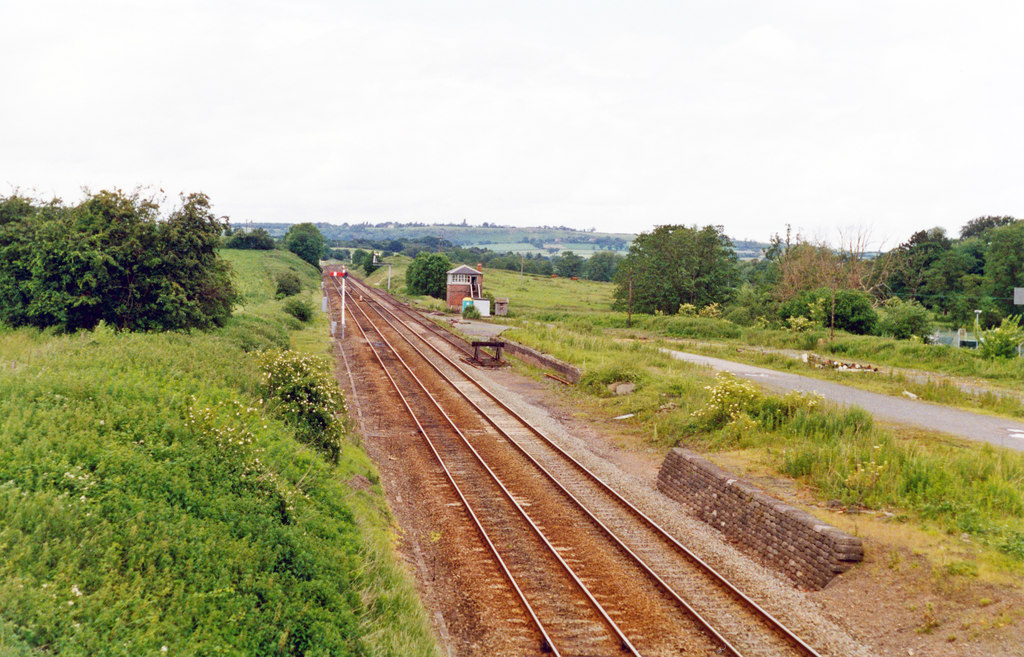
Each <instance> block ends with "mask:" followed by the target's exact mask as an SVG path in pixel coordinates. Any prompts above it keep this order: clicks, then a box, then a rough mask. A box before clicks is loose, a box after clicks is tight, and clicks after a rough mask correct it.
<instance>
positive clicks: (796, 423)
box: [484, 270, 1024, 575]
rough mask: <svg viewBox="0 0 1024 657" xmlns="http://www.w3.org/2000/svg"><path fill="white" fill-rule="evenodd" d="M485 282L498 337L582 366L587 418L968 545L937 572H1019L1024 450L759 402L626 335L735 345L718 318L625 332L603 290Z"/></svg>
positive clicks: (539, 281)
mask: <svg viewBox="0 0 1024 657" xmlns="http://www.w3.org/2000/svg"><path fill="white" fill-rule="evenodd" d="M484 280H485V286H486V287H487V289H488V290H489V291H490V292H492V293H493V294H495V295H496V296H508V297H509V298H510V300H511V301H510V309H511V310H512V311H513V312H514V317H512V318H510V319H509V320H508V322H509V323H514V324H515V325H516V328H515V329H514V330H513V331H511V332H509V333H506V335H507V336H508V337H510V338H511V339H515V340H518V341H521V342H524V343H527V344H530V345H532V346H535V347H537V348H540V349H542V350H544V351H546V352H548V353H551V354H553V355H555V356H556V357H559V358H562V359H564V360H566V361H569V362H572V363H574V364H576V365H579V366H580V367H581V368H582V369H583V370H584V373H585V374H584V377H583V380H582V381H581V384H580V385H579V386H578V387H577V388H575V389H573V390H571V391H568V392H567V393H566V394H568V395H570V396H571V397H572V398H573V400H574V402H575V403H576V404H577V405H578V406H579V407H580V408H582V409H583V410H584V411H585V412H586V413H587V414H591V415H594V416H596V417H614V416H618V415H624V414H628V413H633V414H634V416H633V417H632V418H631V419H629V420H628V421H627V422H628V430H629V431H632V432H635V433H636V434H639V435H640V436H642V437H643V439H644V441H645V442H646V443H647V444H650V445H658V446H662V447H668V446H672V445H684V446H689V447H693V448H697V449H699V450H701V451H705V452H713V453H715V454H717V455H718V456H721V457H725V458H727V459H728V460H730V461H734V460H735V459H739V460H740V461H742V462H743V463H745V464H747V465H748V466H750V467H751V468H753V469H765V470H767V471H770V472H773V473H775V474H776V475H782V476H784V477H791V478H793V479H795V480H797V481H800V482H803V483H804V484H806V485H807V486H808V487H809V488H810V489H811V490H812V491H813V492H814V493H815V495H816V496H817V497H818V499H819V500H821V501H827V500H831V499H837V500H840V501H841V502H842V503H843V504H845V505H849V506H851V507H859V508H864V509H875V510H885V511H887V512H889V513H891V514H892V516H891V517H890V522H896V523H899V524H906V523H910V525H909V526H910V527H915V528H919V529H921V530H924V531H926V532H938V533H940V534H942V533H948V534H955V535H963V536H965V537H968V538H967V540H968V541H969V542H968V543H961V545H962V546H963V549H958V551H957V553H955V554H953V553H949V554H947V555H946V556H944V557H943V558H942V560H941V561H942V564H941V565H942V567H943V568H944V569H946V570H945V571H944V572H950V573H958V574H967V575H972V574H975V573H976V572H978V569H981V570H982V571H987V572H990V573H996V572H1002V573H1005V572H1007V571H1009V572H1017V573H1019V572H1021V571H1022V570H1024V455H1021V454H1019V453H1017V452H1011V451H1008V450H1002V449H996V448H992V447H990V446H987V445H977V444H973V443H968V442H966V441H949V440H945V439H939V438H937V437H934V436H929V435H926V434H923V433H921V432H917V431H911V430H891V429H886V428H881V427H878V426H875V425H874V423H873V422H872V420H871V417H870V416H869V415H868V414H867V413H865V412H863V411H862V410H859V409H851V410H842V409H837V408H835V407H831V406H829V405H827V404H812V403H809V402H810V400H806V399H800V398H797V397H777V396H772V395H763V394H760V393H757V392H756V391H754V390H753V389H752V388H751V387H750V386H746V385H745V384H740V383H738V382H724V383H723V382H722V381H720V380H717V379H716V378H715V377H714V376H713V375H712V374H711V373H710V372H709V371H708V370H707V369H705V368H701V367H697V366H693V365H689V364H687V363H683V362H680V361H675V360H672V359H670V358H668V357H667V356H665V355H664V354H661V353H660V352H658V351H657V340H638V339H623V338H642V337H651V338H657V337H658V336H665V335H687V336H688V337H699V338H701V339H709V338H714V337H719V338H722V339H728V340H733V341H735V343H736V344H740V342H741V340H742V339H743V334H744V333H743V331H744V330H743V329H740V328H739V327H735V326H733V325H731V324H729V323H727V322H723V321H720V320H709V319H703V318H684V317H652V316H634V322H633V329H632V330H630V331H627V330H625V329H624V325H625V317H624V315H623V314H622V313H611V312H610V311H608V310H607V309H608V307H609V304H610V301H611V291H612V287H611V285H609V284H600V283H593V282H589V281H571V280H565V279H550V278H542V277H535V276H534V277H531V276H526V277H524V278H522V279H521V278H520V277H519V275H518V274H513V273H511V272H502V271H495V270H488V271H487V272H485V276H484ZM854 342H856V340H854ZM894 352H895V353H900V352H899V350H898V349H897V350H894ZM918 364H919V365H920V363H918ZM616 381H632V382H634V383H636V384H637V389H636V391H635V392H634V393H632V394H630V395H627V396H622V397H618V396H614V395H611V394H610V393H609V392H608V390H607V384H608V383H612V382H616Z"/></svg>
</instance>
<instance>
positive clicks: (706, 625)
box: [374, 304, 743, 657]
mask: <svg viewBox="0 0 1024 657" xmlns="http://www.w3.org/2000/svg"><path fill="white" fill-rule="evenodd" d="M378 305H380V304H378ZM374 310H375V312H377V313H378V315H380V317H381V319H383V320H384V321H385V322H387V324H388V325H389V326H391V327H392V328H393V329H394V330H395V332H396V333H398V334H399V335H400V336H401V337H402V339H403V340H405V342H406V343H407V344H408V345H409V346H410V347H411V348H412V349H413V350H414V351H415V352H416V353H418V354H419V355H420V357H421V358H423V360H424V361H426V362H427V364H428V365H430V366H431V368H433V370H434V371H435V372H437V374H438V375H439V376H440V377H441V378H442V379H444V380H445V381H446V382H448V383H449V384H450V385H451V386H452V388H455V389H456V391H457V392H458V393H459V394H460V395H461V396H462V398H463V399H465V400H466V401H467V402H469V404H470V406H472V407H473V408H474V409H476V411H477V412H478V413H479V414H480V416H481V417H483V418H484V420H486V421H487V422H488V423H489V424H490V425H491V426H492V427H494V429H495V430H496V431H497V432H498V433H499V434H501V436H502V437H503V438H505V439H506V440H507V441H508V442H510V443H511V444H512V445H513V446H515V448H516V449H517V450H518V451H519V453H520V454H522V455H523V456H524V457H526V459H527V460H528V461H529V462H530V463H532V464H533V466H534V467H536V468H537V469H538V470H540V472H541V473H542V474H543V475H544V476H545V477H546V478H547V479H548V481H550V482H551V483H552V484H554V485H555V487H556V488H557V489H558V490H560V491H561V492H562V493H563V494H565V495H566V496H567V497H568V498H569V499H570V500H572V501H573V502H574V503H575V504H576V506H577V507H579V509H580V510H581V511H583V513H584V514H585V515H586V516H587V517H588V518H590V520H591V521H593V522H594V523H595V524H596V525H597V526H598V527H600V528H601V529H602V530H603V531H604V533H605V534H606V535H607V536H608V538H610V539H611V540H612V542H613V543H614V544H615V545H616V546H617V547H618V548H619V549H621V550H622V551H624V552H625V553H626V554H628V555H629V556H630V557H631V558H632V559H633V561H634V562H636V564H637V565H638V566H639V567H640V569H641V570H643V571H644V573H646V574H647V575H648V576H649V577H651V578H652V579H654V581H656V582H657V583H658V584H659V585H660V586H661V588H662V589H663V590H664V591H665V592H666V593H668V594H669V596H670V597H672V598H673V599H675V601H676V602H678V603H679V604H680V605H682V607H683V608H684V609H685V610H686V612H687V613H688V614H689V615H690V616H691V617H693V618H694V619H695V620H696V621H697V622H698V624H699V625H700V626H701V627H703V629H704V630H705V631H707V632H708V633H709V634H711V635H712V636H713V637H714V638H715V639H716V640H717V641H718V642H719V643H720V644H722V646H723V647H725V649H726V650H728V651H729V653H730V654H731V655H733V656H734V657H743V654H742V653H741V652H740V651H739V649H738V648H736V646H734V645H732V643H730V642H729V640H728V639H727V638H726V637H725V636H723V635H722V634H721V633H720V632H719V631H718V630H717V629H715V627H714V625H712V623H711V621H709V620H707V619H706V618H704V616H702V615H701V613H700V612H699V611H697V610H696V609H694V608H693V606H692V605H691V604H690V603H689V602H687V601H686V600H685V599H684V598H683V597H682V596H680V595H679V593H677V592H676V591H675V589H673V588H672V587H671V586H670V585H669V584H668V583H667V582H666V581H665V580H664V579H662V578H661V576H660V575H658V573H657V572H655V570H654V569H653V568H652V567H651V566H650V565H649V564H648V563H647V562H646V561H644V559H643V557H641V556H640V555H638V554H636V552H634V551H633V550H632V549H631V548H630V547H629V546H628V545H626V543H625V542H623V540H622V539H621V538H619V536H618V535H616V533H615V531H614V530H612V529H611V528H610V527H608V526H607V525H606V524H605V523H604V522H603V521H602V520H601V519H600V518H598V517H597V516H596V515H595V514H594V513H593V512H592V511H591V510H590V509H589V508H587V505H586V504H584V503H583V502H582V501H581V500H580V499H579V498H578V497H576V495H574V494H573V493H572V492H571V491H570V490H569V489H568V488H566V487H565V485H563V484H562V482H561V481H559V480H558V478H557V477H556V476H555V475H554V474H552V473H551V472H550V471H549V470H548V469H547V468H546V467H544V465H543V464H541V463H540V462H539V461H538V460H537V459H536V458H534V456H533V455H532V454H530V453H529V452H528V451H527V450H526V449H525V448H524V447H523V446H522V445H521V444H519V442H518V441H517V440H516V439H515V438H513V437H512V436H511V435H510V434H509V433H508V432H507V431H505V430H504V429H502V428H501V426H500V425H499V424H498V423H497V422H495V421H494V419H493V418H491V416H490V415H489V414H488V413H487V412H486V411H485V410H484V409H482V408H480V406H479V405H478V404H477V403H476V402H475V401H473V400H472V399H470V398H469V396H468V395H466V394H465V393H464V392H463V391H461V390H459V389H458V385H457V384H456V382H455V381H453V380H452V379H451V377H449V376H448V375H447V374H445V373H444V372H442V371H441V369H440V368H439V367H438V366H437V365H436V364H435V363H433V362H431V360H430V359H429V358H428V357H427V355H426V354H424V353H423V352H422V351H421V350H420V349H419V348H418V347H417V346H416V345H414V344H413V343H412V341H411V340H410V339H409V338H408V337H406V336H405V335H404V334H403V333H402V332H401V331H399V330H398V327H396V326H395V325H394V324H392V323H391V321H390V320H388V319H387V318H386V317H384V315H383V314H382V313H381V311H380V310H378V309H374ZM389 312H390V311H389ZM391 314H392V316H393V317H395V318H396V319H398V318H397V316H395V315H394V313H391ZM398 321H399V322H401V320H400V319H398ZM403 323H404V322H403ZM413 333H415V331H413ZM419 337H420V339H422V336H419ZM424 342H426V341H424ZM428 344H429V343H428ZM460 372H461V370H460Z"/></svg>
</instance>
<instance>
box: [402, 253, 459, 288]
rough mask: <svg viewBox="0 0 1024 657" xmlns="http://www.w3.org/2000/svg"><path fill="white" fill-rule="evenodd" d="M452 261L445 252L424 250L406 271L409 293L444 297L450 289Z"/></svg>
mask: <svg viewBox="0 0 1024 657" xmlns="http://www.w3.org/2000/svg"><path fill="white" fill-rule="evenodd" d="M451 268H452V263H451V261H450V260H448V256H446V255H444V254H443V253H427V252H425V251H424V252H422V253H419V254H417V255H416V258H415V259H414V260H413V261H412V263H410V264H409V268H408V269H406V271H405V284H406V287H408V289H409V294H421V295H429V296H432V297H434V298H437V299H444V298H445V295H446V294H447V289H448V270H449V269H451Z"/></svg>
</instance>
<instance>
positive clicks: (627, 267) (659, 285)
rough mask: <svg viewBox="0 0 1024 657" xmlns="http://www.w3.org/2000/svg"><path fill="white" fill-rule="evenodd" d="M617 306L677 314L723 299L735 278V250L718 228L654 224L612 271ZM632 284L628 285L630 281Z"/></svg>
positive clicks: (641, 310)
mask: <svg viewBox="0 0 1024 657" xmlns="http://www.w3.org/2000/svg"><path fill="white" fill-rule="evenodd" d="M615 282H616V289H615V307H616V308H619V309H624V308H625V307H626V304H627V299H628V297H629V296H630V289H631V288H632V298H633V309H634V310H635V311H636V312H640V313H654V312H656V311H660V312H663V313H665V314H675V313H676V312H677V311H678V310H679V306H681V305H682V304H684V303H689V304H692V305H694V306H697V307H698V308H701V307H704V306H706V305H708V304H710V303H724V302H725V301H727V300H728V299H729V297H730V295H731V294H732V292H733V290H734V289H735V287H736V285H737V284H738V282H739V274H738V271H737V267H736V253H735V252H734V251H733V248H732V242H730V241H729V238H728V237H726V236H725V234H724V233H723V232H722V227H721V226H705V227H704V228H698V227H697V226H692V227H687V226H658V227H657V228H655V229H654V230H653V231H651V232H650V233H641V234H640V235H638V236H637V238H636V239H635V240H634V241H633V244H632V245H631V246H630V249H629V255H627V256H626V258H625V259H624V260H623V261H622V262H621V263H620V265H619V268H618V271H617V272H616V274H615ZM631 282H632V284H631Z"/></svg>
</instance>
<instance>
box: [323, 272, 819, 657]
mask: <svg viewBox="0 0 1024 657" xmlns="http://www.w3.org/2000/svg"><path fill="white" fill-rule="evenodd" d="M328 280H330V279H328ZM350 283H352V282H351V281H350ZM352 285H353V287H356V289H357V290H358V292H357V295H356V296H352V295H351V294H350V297H349V310H350V311H351V312H350V316H351V317H352V319H353V320H354V322H355V324H356V326H357V327H358V329H359V331H360V334H361V335H362V336H363V338H364V339H365V340H366V341H367V343H368V344H369V345H370V347H371V348H372V349H373V351H374V353H375V356H376V359H377V362H378V363H379V364H380V365H381V367H382V368H383V369H384V371H386V372H389V374H388V378H389V379H390V380H391V383H392V385H393V388H394V390H395V391H396V393H397V394H398V395H399V396H400V397H401V398H402V400H403V404H404V405H405V407H406V409H407V411H408V412H409V413H410V414H411V415H412V416H413V417H415V418H418V419H417V420H416V424H417V427H418V431H419V433H420V434H421V435H422V436H423V437H424V438H425V440H426V442H427V443H429V444H430V449H431V451H432V452H433V454H434V457H435V458H436V459H437V460H438V462H439V463H440V464H441V467H442V468H444V470H445V472H446V473H447V475H448V478H449V481H450V484H451V485H452V486H453V487H454V488H455V489H456V490H458V491H459V496H460V499H461V500H462V503H463V504H464V505H465V508H466V510H467V512H468V513H469V514H470V515H471V516H473V521H474V523H475V525H476V527H477V529H478V530H479V531H480V533H481V535H482V536H484V538H485V539H486V541H487V542H488V544H489V545H490V549H491V551H492V554H493V556H494V558H495V559H496V560H497V561H498V562H500V563H501V564H502V568H503V570H504V573H505V575H506V577H507V579H508V581H509V583H510V585H511V586H512V587H513V588H514V589H515V590H516V591H517V592H518V595H519V598H520V602H521V603H522V605H523V606H524V608H526V609H528V610H529V614H530V616H531V619H532V621H533V622H534V623H535V625H536V627H537V628H538V631H539V633H540V634H541V635H543V637H544V643H545V648H550V649H551V650H552V651H553V652H554V653H555V654H594V655H597V654H608V655H613V654H637V655H640V654H643V655H661V654H666V655H668V654H672V655H677V654H732V655H737V656H738V655H744V656H747V657H749V656H753V655H771V656H775V655H784V656H789V655H801V656H808V657H810V656H819V653H817V652H816V651H815V650H814V649H813V648H812V647H810V646H809V645H808V644H806V643H805V642H804V641H802V640H801V639H800V638H799V637H797V636H796V635H795V634H794V633H793V632H791V631H789V630H788V629H787V628H785V627H784V626H783V625H782V624H781V623H779V622H778V621H777V620H776V619H775V618H774V617H772V615H771V614H769V613H768V612H767V611H765V610H764V609H763V608H761V607H760V606H759V605H757V604H756V603H755V602H754V601H753V600H751V599H750V598H749V597H747V596H745V595H744V594H743V593H742V592H740V591H739V590H738V589H737V588H736V587H735V586H733V585H732V584H730V583H729V582H728V581H726V580H725V578H723V577H722V576H721V575H719V574H718V573H717V572H715V571H714V569H712V568H711V567H710V566H709V565H708V564H706V563H705V562H703V561H702V560H700V559H699V558H698V557H697V556H696V555H694V554H693V553H692V552H690V551H689V550H688V549H687V548H686V547H685V546H684V545H683V544H682V543H681V542H680V541H678V540H677V539H676V538H675V537H673V536H672V535H671V534H669V533H668V532H666V531H665V530H663V529H662V528H660V527H659V526H658V525H657V524H656V523H655V522H654V521H653V520H651V519H650V518H649V517H648V516H646V515H645V514H643V513H642V512H641V511H640V510H638V509H637V508H635V507H634V506H633V505H632V504H630V503H629V502H628V501H627V500H626V499H625V498H623V497H622V496H621V495H619V494H618V493H617V492H616V491H614V490H613V489H612V488H611V487H609V486H608V485H606V484H605V483H604V482H603V481H601V479H600V478H599V477H597V476H596V475H594V474H593V473H592V472H590V471H589V470H587V469H586V468H585V467H584V466H583V465H582V464H580V463H579V462H578V461H576V460H575V459H573V458H572V457H571V456H570V455H569V454H567V453H566V452H565V451H563V450H562V449H561V448H560V447H559V446H558V445H557V443H556V442H554V441H553V440H551V439H550V438H549V437H548V436H546V435H545V434H544V433H543V432H542V431H540V430H539V429H537V428H536V427H534V426H533V425H531V424H530V423H529V422H528V421H527V420H526V419H524V418H523V417H521V416H520V415H519V414H518V413H516V412H515V411H514V410H513V409H512V408H510V407H509V406H508V405H506V404H505V403H504V402H502V401H501V400H500V399H499V398H498V396H496V395H495V394H493V393H492V392H491V391H490V390H489V389H488V388H487V387H486V386H485V385H484V384H483V383H481V382H480V381H478V380H477V379H476V378H475V377H474V376H473V375H472V373H471V369H470V368H469V367H467V366H465V365H463V364H460V363H459V361H458V360H456V359H453V358H451V357H450V356H449V355H447V354H445V353H444V350H443V349H442V348H440V347H439V346H438V345H437V344H436V343H438V341H439V340H444V342H445V343H446V344H448V345H452V346H456V347H457V346H458V345H456V344H453V342H452V340H450V339H449V338H447V337H445V336H442V335H440V334H441V333H442V332H441V331H440V329H438V328H437V327H435V326H432V325H430V323H429V322H427V321H426V320H424V319H423V318H421V317H419V316H418V315H417V314H416V313H414V312H413V311H411V310H409V309H408V308H406V307H405V306H403V305H402V304H398V303H397V302H395V301H394V300H393V299H391V298H390V297H389V296H385V295H381V294H379V293H377V292H376V291H373V290H371V289H369V288H366V287H365V286H363V285H362V284H360V283H352ZM334 292H335V293H336V294H337V293H340V290H339V289H337V288H336V289H335V290H334ZM460 353H461V354H463V355H465V353H466V352H465V350H464V349H460ZM424 365H425V366H426V367H424ZM570 612H574V613H570ZM567 622H568V623H569V624H568V625H567ZM563 647H564V648H563ZM819 657H820V656H819Z"/></svg>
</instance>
